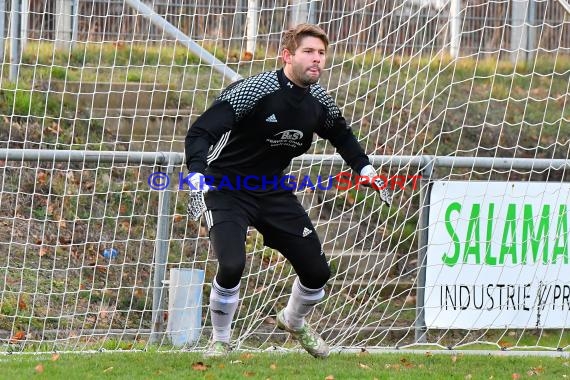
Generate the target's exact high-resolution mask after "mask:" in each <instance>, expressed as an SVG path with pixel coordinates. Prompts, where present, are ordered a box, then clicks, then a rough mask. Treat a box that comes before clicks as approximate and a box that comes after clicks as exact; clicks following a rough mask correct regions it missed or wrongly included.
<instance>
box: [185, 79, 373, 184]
mask: <svg viewBox="0 0 570 380" xmlns="http://www.w3.org/2000/svg"><path fill="white" fill-rule="evenodd" d="M314 134H317V135H318V136H320V137H322V138H324V139H327V140H329V141H330V142H331V143H332V144H333V146H334V147H335V148H336V149H337V151H338V153H339V154H340V155H341V156H342V158H343V159H344V160H345V161H346V163H347V164H348V165H350V167H351V168H352V169H353V170H355V171H356V172H357V173H359V172H360V170H361V169H362V168H363V167H364V166H365V165H368V164H369V163H370V162H369V159H368V156H366V154H365V153H364V151H363V149H362V147H361V146H360V144H359V143H358V141H357V140H356V137H355V136H354V134H353V133H352V130H351V128H350V127H349V126H348V125H347V123H346V120H345V119H344V118H343V117H342V115H341V112H340V110H339V108H338V107H337V106H336V104H335V103H334V101H333V99H332V98H331V97H330V95H328V94H327V93H326V92H325V90H324V89H323V88H322V87H321V86H320V85H318V84H314V85H312V86H310V87H309V88H301V87H299V86H297V85H295V84H293V82H291V81H289V79H287V77H286V76H285V74H284V72H283V69H280V70H277V71H270V72H264V73H261V74H258V75H254V76H252V77H249V78H247V79H243V80H240V81H238V82H235V83H232V84H231V85H230V86H228V87H227V88H226V89H225V90H224V91H223V92H222V93H221V94H220V95H219V96H218V97H217V98H216V100H215V101H214V103H213V104H212V105H211V106H210V107H209V108H208V109H207V110H206V111H205V112H204V113H203V114H202V115H201V116H200V117H199V118H198V119H197V120H196V121H195V122H194V123H193V124H192V126H191V127H190V128H189V130H188V134H187V135H186V141H185V153H186V165H187V167H188V170H189V171H190V173H193V172H199V173H204V174H207V175H211V176H213V177H214V178H216V180H219V179H220V178H221V177H222V176H226V177H229V178H237V176H240V177H241V178H243V177H245V176H255V177H257V178H260V177H268V178H272V177H274V176H280V175H282V173H283V171H284V170H285V169H286V168H287V166H289V164H290V163H291V160H292V159H293V158H294V157H297V156H299V155H301V154H303V153H305V152H307V150H308V149H309V148H310V146H311V143H312V141H313V136H314Z"/></svg>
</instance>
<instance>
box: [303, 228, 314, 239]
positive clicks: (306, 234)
mask: <svg viewBox="0 0 570 380" xmlns="http://www.w3.org/2000/svg"><path fill="white" fill-rule="evenodd" d="M312 232H313V230H310V229H308V228H307V227H305V228H303V237H307V236H309V235H310V234H311V233H312Z"/></svg>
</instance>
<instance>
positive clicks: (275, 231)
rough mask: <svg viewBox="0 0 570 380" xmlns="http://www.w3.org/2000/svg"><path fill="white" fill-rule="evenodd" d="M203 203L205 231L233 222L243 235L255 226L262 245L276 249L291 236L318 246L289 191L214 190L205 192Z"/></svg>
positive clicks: (309, 223) (312, 229)
mask: <svg viewBox="0 0 570 380" xmlns="http://www.w3.org/2000/svg"><path fill="white" fill-rule="evenodd" d="M205 201H206V206H207V208H208V209H207V211H206V212H205V219H206V224H207V226H208V230H210V229H211V228H212V226H214V225H215V224H218V223H222V222H234V223H237V224H239V225H240V226H241V227H242V228H243V231H244V232H246V231H247V227H249V226H253V227H255V228H256V229H257V230H258V231H259V232H260V233H261V234H262V235H263V239H264V244H265V245H267V246H268V247H271V248H275V249H277V250H280V249H281V248H282V247H283V245H286V244H287V242H288V240H289V239H291V238H294V237H297V238H301V239H304V240H311V239H316V240H317V241H318V242H319V245H320V241H319V237H318V236H317V233H316V231H315V228H314V226H313V223H312V222H311V219H310V218H309V216H308V215H307V212H306V211H305V209H304V208H303V206H302V205H301V203H300V202H299V200H298V199H297V196H296V195H295V194H293V193H292V192H291V191H288V190H276V191H270V192H263V193H261V192H260V193H256V192H248V191H229V190H225V191H224V190H218V191H210V192H208V193H206V196H205Z"/></svg>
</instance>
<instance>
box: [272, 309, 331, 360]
mask: <svg viewBox="0 0 570 380" xmlns="http://www.w3.org/2000/svg"><path fill="white" fill-rule="evenodd" d="M277 327H278V328H280V329H281V330H285V331H287V332H288V333H290V334H291V336H292V337H293V338H295V339H296V340H297V341H299V343H301V346H302V347H303V348H304V349H305V350H306V351H307V352H308V353H309V354H311V355H313V356H314V357H315V358H326V357H327V356H329V351H330V350H329V346H328V344H327V343H326V342H325V341H324V340H323V338H321V336H320V335H319V334H318V333H317V332H316V331H315V330H313V329H312V328H311V326H309V325H308V324H307V323H305V325H304V326H303V327H301V328H300V329H298V330H295V329H293V328H291V327H289V326H288V325H287V322H285V316H284V310H281V311H280V312H279V313H277Z"/></svg>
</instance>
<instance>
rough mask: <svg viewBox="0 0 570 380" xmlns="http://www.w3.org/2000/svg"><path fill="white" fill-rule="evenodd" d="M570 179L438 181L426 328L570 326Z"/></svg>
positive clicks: (430, 243)
mask: <svg viewBox="0 0 570 380" xmlns="http://www.w3.org/2000/svg"><path fill="white" fill-rule="evenodd" d="M569 204H570V184H565V183H538V182H493V181H489V182H484V181H449V182H445V181H436V182H435V183H433V188H432V191H431V198H430V211H429V239H428V249H427V270H426V287H425V298H424V302H425V320H426V326H427V327H429V328H445V329H447V328H462V329H463V328H464V329H483V328H562V327H570V264H569V253H568V250H569V247H568V245H569V243H568V228H569V224H568V207H569Z"/></svg>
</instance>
